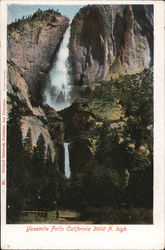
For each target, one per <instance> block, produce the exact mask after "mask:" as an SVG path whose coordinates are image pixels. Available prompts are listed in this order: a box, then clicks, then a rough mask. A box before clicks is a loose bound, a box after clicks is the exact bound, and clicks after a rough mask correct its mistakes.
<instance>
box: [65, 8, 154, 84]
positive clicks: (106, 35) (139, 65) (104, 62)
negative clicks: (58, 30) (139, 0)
mask: <svg viewBox="0 0 165 250" xmlns="http://www.w3.org/2000/svg"><path fill="white" fill-rule="evenodd" d="M152 56H153V8H152V6H150V5H148V6H145V5H143V6H142V5H139V6H137V5H127V6H126V5H120V6H113V5H111V6H110V5H91V6H90V5H88V6H86V7H84V8H82V9H81V10H80V11H79V13H78V14H77V15H76V16H75V18H74V19H73V22H72V25H71V39H70V63H71V69H72V73H73V80H74V82H75V84H77V85H86V84H87V85H89V86H90V84H92V83H93V82H100V81H103V80H109V79H111V77H113V78H114V77H117V76H119V74H133V73H137V72H141V71H142V70H143V69H144V68H148V67H149V66H151V65H152V64H153V59H152Z"/></svg>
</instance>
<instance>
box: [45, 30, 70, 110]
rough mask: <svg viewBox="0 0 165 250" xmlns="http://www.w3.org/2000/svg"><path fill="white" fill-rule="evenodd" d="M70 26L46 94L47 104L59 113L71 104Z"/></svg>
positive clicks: (52, 71) (51, 71) (49, 76)
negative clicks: (69, 69)
mask: <svg viewBox="0 0 165 250" xmlns="http://www.w3.org/2000/svg"><path fill="white" fill-rule="evenodd" d="M69 39H70V26H69V27H68V28H67V30H66V31H65V33H64V36H63V40H62V42H61V45H60V48H59V50H58V53H57V57H56V58H55V61H54V63H53V66H52V68H51V70H50V72H49V75H48V81H47V87H46V89H45V92H44V96H45V103H47V104H48V105H49V106H51V107H53V108H55V109H56V110H57V111H59V110H61V109H64V108H66V107H68V106H70V104H71V97H70V91H71V86H70V85H69V84H70V76H69V73H68V57H69V49H68V44H69Z"/></svg>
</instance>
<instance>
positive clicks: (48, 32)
mask: <svg viewBox="0 0 165 250" xmlns="http://www.w3.org/2000/svg"><path fill="white" fill-rule="evenodd" d="M68 22H69V19H68V18H66V17H64V16H62V15H61V14H60V13H58V12H55V11H45V12H42V11H38V12H36V13H35V14H34V15H33V16H32V17H29V18H27V19H23V20H21V21H17V22H15V23H12V24H10V25H9V26H8V85H7V90H8V92H7V95H8V118H9V117H10V112H11V110H12V107H13V106H15V105H16V106H17V110H18V112H19V115H20V116H21V130H22V136H23V138H25V136H26V135H27V131H28V129H29V128H30V129H31V133H32V144H33V146H35V145H36V142H37V140H38V137H39V135H40V134H42V135H43V137H44V140H45V143H46V148H48V146H49V147H50V149H51V154H52V159H53V161H55V163H56V166H57V168H58V169H59V170H60V172H61V173H64V162H63V161H61V160H60V159H62V158H63V155H64V150H63V141H64V139H63V138H64V123H63V120H62V118H61V117H60V116H59V115H58V114H57V112H56V111H55V110H54V109H52V108H51V107H49V106H48V105H43V104H42V102H41V101H42V100H41V94H42V90H43V87H44V84H45V79H46V72H47V70H48V69H49V68H50V66H51V61H52V58H53V57H54V56H55V55H56V51H57V50H58V46H59V43H60V41H61V39H62V37H63V34H64V32H65V30H66V28H67V26H68ZM34 104H37V105H34Z"/></svg>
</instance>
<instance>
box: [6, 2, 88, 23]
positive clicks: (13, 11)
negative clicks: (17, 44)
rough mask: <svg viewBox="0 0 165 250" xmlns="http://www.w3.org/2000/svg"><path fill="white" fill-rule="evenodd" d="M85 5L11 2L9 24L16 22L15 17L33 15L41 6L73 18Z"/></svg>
mask: <svg viewBox="0 0 165 250" xmlns="http://www.w3.org/2000/svg"><path fill="white" fill-rule="evenodd" d="M83 6H84V5H22V4H11V5H8V24H9V23H11V22H14V21H15V19H18V18H21V17H22V16H25V17H26V16H28V15H32V14H33V13H34V12H36V11H37V10H38V9H39V8H40V9H41V10H47V9H49V8H50V9H54V10H57V9H58V10H59V12H60V13H61V14H62V15H66V16H67V17H68V18H69V19H70V20H72V19H73V17H74V16H75V14H76V13H77V12H78V11H79V9H80V8H82V7H83Z"/></svg>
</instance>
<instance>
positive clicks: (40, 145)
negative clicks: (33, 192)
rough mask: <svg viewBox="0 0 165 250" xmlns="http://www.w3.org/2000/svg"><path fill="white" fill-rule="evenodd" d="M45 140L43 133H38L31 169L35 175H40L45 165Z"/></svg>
mask: <svg viewBox="0 0 165 250" xmlns="http://www.w3.org/2000/svg"><path fill="white" fill-rule="evenodd" d="M45 151H46V147H45V140H44V137H43V135H42V134H41V133H40V135H39V137H38V140H37V143H36V146H35V147H34V150H33V170H34V172H35V176H42V175H43V173H44V167H45Z"/></svg>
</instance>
